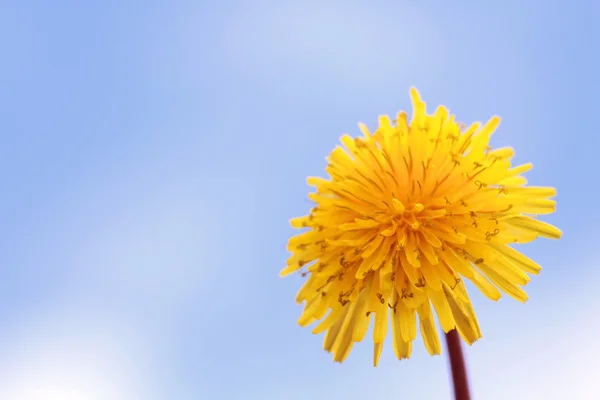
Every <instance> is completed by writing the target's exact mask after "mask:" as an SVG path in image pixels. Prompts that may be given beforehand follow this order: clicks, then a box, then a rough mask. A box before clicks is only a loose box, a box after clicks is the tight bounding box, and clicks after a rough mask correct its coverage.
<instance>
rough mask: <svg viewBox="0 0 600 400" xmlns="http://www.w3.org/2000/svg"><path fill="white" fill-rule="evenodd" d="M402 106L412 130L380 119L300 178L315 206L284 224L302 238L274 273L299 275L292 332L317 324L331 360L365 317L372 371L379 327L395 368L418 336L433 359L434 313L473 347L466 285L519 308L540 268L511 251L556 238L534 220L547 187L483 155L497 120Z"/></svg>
mask: <svg viewBox="0 0 600 400" xmlns="http://www.w3.org/2000/svg"><path fill="white" fill-rule="evenodd" d="M410 97H411V100H412V104H413V115H412V120H411V121H410V122H409V120H408V115H407V113H405V112H400V113H398V115H397V117H396V119H395V120H393V121H391V120H390V119H389V117H387V116H381V117H380V118H379V128H378V129H377V130H376V131H375V132H370V131H369V129H368V128H367V127H366V126H365V125H363V124H360V125H359V126H360V129H361V131H362V133H363V135H364V136H363V137H360V138H352V137H350V136H348V135H344V136H342V138H341V143H342V144H343V145H344V146H345V148H343V147H341V146H337V147H336V148H335V149H334V150H333V151H332V152H331V153H330V154H329V157H328V158H327V160H328V166H327V168H326V172H327V174H328V175H329V178H328V179H322V178H316V177H309V178H308V184H309V185H311V186H313V187H314V188H316V190H315V192H314V193H310V195H309V198H310V199H311V200H312V201H313V202H314V203H315V207H314V208H312V209H311V210H310V213H309V214H308V215H306V216H304V217H300V218H295V219H292V220H291V225H292V227H294V228H305V229H304V232H302V233H300V234H298V235H297V236H294V237H292V238H291V239H290V240H289V243H288V250H289V251H290V252H291V253H292V255H291V257H290V258H289V259H288V261H287V266H286V267H285V268H284V269H283V270H282V271H281V276H286V275H289V274H291V273H293V272H295V271H300V272H302V273H303V275H304V276H308V279H307V280H306V282H305V283H304V285H303V286H302V288H301V289H300V291H299V292H298V294H297V297H296V300H297V302H298V303H305V306H304V312H303V313H302V315H301V317H300V319H299V320H298V323H299V324H300V325H301V326H303V327H305V326H308V325H310V324H312V323H314V322H317V321H319V323H318V325H316V327H315V328H314V329H313V333H315V334H319V333H322V332H325V340H324V348H325V350H326V351H328V352H330V353H332V354H333V359H334V361H337V362H343V361H344V360H345V359H346V357H347V356H348V354H349V353H350V351H351V349H352V347H353V345H354V343H355V342H360V341H362V340H363V339H364V337H365V336H366V334H367V331H368V329H369V325H370V320H371V319H373V320H374V323H373V343H374V355H373V363H374V365H377V363H378V361H379V358H380V355H381V352H382V349H383V343H384V340H385V338H386V336H387V335H388V327H389V325H391V332H389V333H390V334H391V336H392V341H393V348H394V352H395V354H396V357H397V358H398V359H405V358H409V357H410V355H411V351H412V342H413V340H415V338H416V337H417V327H418V328H419V331H420V333H421V336H422V338H423V342H424V345H425V347H426V349H427V351H428V352H429V353H430V354H431V355H434V354H440V352H441V346H440V339H439V337H438V333H437V326H436V322H435V319H434V312H435V314H437V318H438V320H439V324H440V325H441V328H442V329H443V330H444V332H449V331H450V330H452V329H456V330H457V331H458V333H459V334H460V337H461V338H462V339H463V340H464V341H465V342H466V343H468V344H472V343H473V342H475V341H476V340H478V339H479V338H481V336H482V334H481V330H480V327H479V324H478V322H477V317H476V315H475V311H474V310H473V306H472V304H471V301H470V299H469V296H468V294H467V291H466V288H465V284H464V280H465V279H466V280H469V281H471V282H472V283H473V284H474V286H475V287H477V288H478V289H479V290H480V291H481V292H482V293H483V294H484V295H485V296H486V297H487V298H489V299H491V300H494V301H496V300H498V299H499V298H500V297H501V295H502V293H505V294H507V295H508V296H510V297H512V298H514V299H516V300H518V301H520V302H525V301H526V300H527V294H526V293H525V291H524V290H523V288H522V287H523V286H525V285H526V284H527V283H528V282H529V281H530V277H529V274H533V275H535V274H538V273H539V272H540V270H541V267H540V266H539V265H538V264H536V263H535V262H534V261H532V260H531V259H529V258H528V257H526V256H525V255H523V254H521V253H520V252H518V251H517V250H515V249H514V248H513V247H512V245H513V244H514V243H528V242H531V241H533V240H535V239H536V238H538V237H546V238H553V239H558V238H560V236H561V231H560V230H558V229H557V228H555V227H554V226H552V225H549V224H547V223H545V222H542V221H540V220H538V219H537V216H538V215H542V214H550V213H552V212H554V210H555V205H556V203H555V201H554V200H551V198H552V197H553V196H555V194H556V190H555V189H554V188H551V187H531V186H526V184H527V181H526V179H525V178H524V177H523V176H522V174H523V173H525V172H527V171H528V170H530V169H531V168H532V164H529V163H528V164H523V165H518V166H512V165H511V161H510V160H511V158H512V157H513V155H514V150H513V149H512V148H509V147H504V148H499V149H492V148H490V147H489V140H490V137H491V135H492V133H493V132H494V131H495V130H496V128H497V127H498V125H499V123H500V118H498V117H492V118H491V119H490V120H489V121H488V122H487V123H486V124H484V125H481V124H480V123H474V124H473V125H471V126H469V127H465V126H464V125H462V124H460V123H458V122H456V121H455V118H454V115H450V114H449V112H448V109H446V108H445V107H442V106H440V107H438V108H437V110H436V111H435V112H434V113H433V114H427V112H426V107H425V103H424V102H423V101H422V100H421V98H420V95H419V93H418V91H417V90H416V89H415V88H412V89H411V90H410ZM303 271H304V272H303Z"/></svg>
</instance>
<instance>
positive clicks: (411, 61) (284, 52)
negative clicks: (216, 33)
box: [223, 1, 444, 86]
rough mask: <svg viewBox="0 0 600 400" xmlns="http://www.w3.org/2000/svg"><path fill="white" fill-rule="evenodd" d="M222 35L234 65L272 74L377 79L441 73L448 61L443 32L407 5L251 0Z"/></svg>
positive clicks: (254, 73)
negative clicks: (252, 0)
mask: <svg viewBox="0 0 600 400" xmlns="http://www.w3.org/2000/svg"><path fill="white" fill-rule="evenodd" d="M223 41H224V47H225V49H226V51H227V58H228V59H229V61H230V63H231V65H232V66H234V67H236V68H239V69H241V70H242V72H247V73H250V74H251V75H252V76H254V77H259V78H265V79H266V80H267V81H271V80H272V79H273V78H274V77H277V76H279V77H284V78H286V79H292V80H293V81H296V80H298V79H300V80H302V81H306V80H309V81H314V80H315V79H316V80H320V79H321V80H327V82H328V83H329V82H332V81H333V82H341V83H344V84H346V85H348V84H350V85H352V86H354V85H357V84H358V85H372V84H380V83H382V82H386V81H387V80H390V79H397V78H398V77H399V75H401V74H406V73H428V74H430V79H434V77H435V75H433V74H435V71H436V70H438V68H441V65H442V64H443V63H442V61H443V50H444V49H443V46H442V40H441V37H440V34H439V32H437V31H436V29H435V27H434V26H433V25H432V23H431V22H430V21H428V20H427V19H426V18H425V17H424V16H423V15H422V14H420V13H419V12H418V11H417V10H416V9H414V8H413V7H411V6H409V5H407V4H402V5H395V6H391V8H389V9H387V10H386V9H385V8H381V7H379V8H378V7H372V6H371V5H370V4H367V3H355V4H349V3H348V2H332V1H329V2H316V1H315V2H293V1H292V2H289V1H288V2H264V1H263V2H246V3H245V4H244V6H243V7H240V8H239V10H236V12H235V14H234V15H233V16H232V17H231V19H230V20H229V23H228V24H227V25H226V26H225V34H224V38H223ZM293 81H290V83H293ZM315 83H317V84H319V82H315Z"/></svg>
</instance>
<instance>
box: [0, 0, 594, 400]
mask: <svg viewBox="0 0 600 400" xmlns="http://www.w3.org/2000/svg"><path fill="white" fill-rule="evenodd" d="M448 3H450V2H448ZM451 3H453V4H452V5H449V4H447V2H442V1H439V0H438V1H432V0H424V1H419V2H416V1H413V2H409V1H404V2H403V1H391V0H389V1H372V2H366V1H362V2H361V1H341V0H339V1H316V0H315V1H312V0H311V1H302V2H300V1H297V2H296V1H262V0H257V1H254V0H253V1H221V2H217V1H212V2H209V1H191V0H190V1H177V0H173V1H148V0H146V1H142V0H128V1H116V0H107V1H87V2H82V1H66V0H53V1H31V0H1V1H0V54H1V60H2V62H1V63H0V88H1V90H0V135H1V136H2V141H1V145H0V182H1V184H2V190H1V192H0V193H1V195H0V247H1V250H0V268H1V270H0V271H1V276H0V328H1V329H0V398H1V399H7V400H55V399H60V400H137V399H139V400H162V399H169V400H187V399H190V400H192V399H211V400H217V399H219V400H220V399H225V400H228V399H257V400H279V399H290V400H294V399H307V398H310V399H337V398H339V399H365V398H367V397H366V396H369V397H368V398H370V399H378V398H387V399H411V400H419V399H424V400H427V399H450V392H449V382H448V377H447V367H446V358H445V354H444V355H443V356H441V357H429V356H428V355H427V353H426V351H425V350H424V348H423V346H422V343H421V342H420V341H419V340H418V341H417V342H416V343H415V346H414V348H415V350H414V352H413V356H412V358H411V359H410V360H409V361H403V362H398V361H396V359H395V357H394V355H393V351H392V350H391V346H390V345H389V343H388V345H387V346H386V349H385V351H384V354H383V356H382V360H381V363H380V367H378V368H376V369H375V368H373V367H372V366H371V352H372V345H371V344H369V342H368V341H365V342H364V343H361V344H359V345H357V346H355V348H354V350H353V352H352V354H351V355H350V357H349V359H348V360H347V361H346V362H345V363H344V364H343V365H339V364H334V363H333V362H332V360H331V356H330V355H329V354H327V353H325V352H324V351H323V350H322V348H321V346H322V340H323V338H322V336H313V335H312V334H311V333H310V330H308V329H301V328H299V327H298V326H297V325H296V319H297V317H298V316H299V315H300V312H301V307H300V306H298V305H296V304H295V302H294V297H295V293H296V291H297V289H298V288H299V286H300V285H301V282H302V281H301V278H300V277H299V276H292V277H289V278H287V279H283V280H282V279H280V278H279V277H278V273H279V270H280V269H281V268H282V266H283V265H284V263H285V260H286V259H287V257H288V254H287V252H286V250H285V245H286V241H287V239H288V237H289V236H291V235H292V233H293V232H292V229H291V228H290V227H289V226H288V220H289V218H291V217H294V216H298V215H303V214H304V213H306V212H307V211H308V209H309V208H310V205H309V203H308V201H307V200H306V196H307V193H308V190H309V188H308V187H307V186H306V184H305V177H306V176H307V175H322V174H323V172H322V171H323V168H324V167H325V160H324V157H325V156H326V155H327V153H328V152H329V151H330V150H331V149H332V148H333V147H334V146H335V145H336V143H337V141H338V138H339V136H340V135H341V134H343V133H350V134H353V135H357V134H359V131H358V128H357V122H359V121H361V122H365V123H367V124H368V125H369V126H370V127H374V126H375V122H376V121H377V116H378V115H380V114H395V113H396V112H397V111H398V110H400V109H410V108H409V107H410V102H409V97H408V89H409V87H410V86H412V85H416V86H417V87H418V88H419V90H420V91H421V94H422V96H423V98H424V100H425V101H426V102H427V103H428V106H429V107H430V109H431V110H432V109H433V108H434V107H435V106H437V105H438V104H445V105H447V106H448V107H450V110H451V111H452V112H453V113H455V114H457V117H458V120H460V121H464V122H472V121H476V120H487V119H488V118H489V117H490V116H492V115H493V114H498V115H500V116H501V117H502V118H503V122H502V125H501V127H500V130H499V131H498V132H497V133H496V135H495V136H494V138H493V144H494V145H495V146H503V145H510V146H513V147H515V149H516V151H517V157H516V162H519V163H523V162H529V161H531V162H533V163H534V165H535V167H534V169H533V171H531V172H530V173H528V174H527V177H528V179H529V181H530V183H531V184H534V185H550V186H556V187H557V188H558V193H559V196H558V212H557V213H556V214H555V215H552V216H550V217H548V218H546V219H545V220H546V221H549V222H551V223H554V224H556V225H558V226H559V227H560V228H561V229H563V231H564V237H563V239H562V240H561V241H559V242H553V241H549V240H540V241H538V242H537V243H534V244H531V245H528V246H525V250H524V252H525V253H526V254H527V255H529V256H531V257H532V258H534V259H535V260H536V261H538V262H539V263H540V264H541V265H542V266H543V267H544V270H543V272H542V274H541V275H540V276H538V277H535V278H534V279H533V280H532V282H531V283H530V284H529V286H528V287H527V291H528V293H529V294H530V300H529V302H528V303H527V304H526V305H522V304H519V303H517V302H515V301H513V300H512V299H510V298H507V297H506V296H505V297H503V298H502V299H501V300H500V301H499V302H498V303H492V302H489V301H488V300H486V299H484V298H483V295H481V294H479V293H477V292H476V291H475V290H474V288H473V287H472V286H469V288H470V289H471V290H470V293H471V298H472V299H473V301H474V304H475V308H476V311H477V313H478V315H479V320H480V324H481V327H482V330H483V334H484V338H483V339H482V340H480V341H479V342H477V343H476V344H475V345H473V346H472V347H470V348H468V349H467V358H468V364H469V368H470V372H471V377H472V390H473V394H474V397H475V399H487V400H495V399H506V398H512V399H518V400H520V399H523V400H529V399H550V400H551V399H567V398H568V399H590V400H591V399H598V398H600V383H599V381H598V377H597V371H599V370H600V344H599V342H598V340H597V337H598V331H599V329H600V323H599V319H598V314H597V313H598V312H599V311H600V299H598V297H597V296H596V293H597V291H598V290H597V282H598V278H599V277H600V271H599V270H598V265H599V258H598V254H597V253H596V250H597V246H598V242H597V240H598V239H597V238H598V232H597V230H598V223H599V222H600V215H599V213H598V205H597V203H596V202H595V201H596V199H597V196H598V195H599V194H600V192H599V191H598V187H597V171H598V170H597V161H598V157H599V156H600V153H599V151H598V144H599V143H600V140H599V139H598V135H599V131H598V129H599V126H600V113H599V112H598V104H599V103H598V97H597V94H598V92H599V90H600V80H599V79H598V75H597V74H598V71H599V70H600V61H599V59H598V54H600V40H599V39H598V38H599V37H600V28H599V27H598V21H599V20H600V5H599V4H600V3H598V2H596V1H593V0H581V1H578V2H567V1H552V0H550V1H537V0H536V1H529V2H522V1H517V0H508V1H489V2H485V4H483V3H482V2H476V1H458V2H451ZM444 351H445V350H444Z"/></svg>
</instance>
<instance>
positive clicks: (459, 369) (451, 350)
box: [446, 329, 471, 400]
mask: <svg viewBox="0 0 600 400" xmlns="http://www.w3.org/2000/svg"><path fill="white" fill-rule="evenodd" d="M446 344H447V345H448V357H449V360H450V370H451V371H452V384H453V386H454V400H471V395H470V394H469V379H468V378H467V368H466V366H465V358H464V356H463V351H462V346H461V343H460V337H459V336H458V331H457V330H456V329H452V330H451V331H450V332H448V333H446Z"/></svg>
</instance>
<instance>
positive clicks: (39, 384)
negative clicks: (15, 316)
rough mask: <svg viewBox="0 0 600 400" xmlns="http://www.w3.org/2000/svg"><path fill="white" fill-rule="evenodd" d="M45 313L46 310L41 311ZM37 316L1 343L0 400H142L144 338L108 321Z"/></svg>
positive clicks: (144, 389)
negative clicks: (0, 399)
mask: <svg viewBox="0 0 600 400" xmlns="http://www.w3.org/2000/svg"><path fill="white" fill-rule="evenodd" d="M46 311H47V310H46ZM59 311H60V312H59V313H56V312H50V313H42V314H41V315H42V317H35V318H33V319H31V318H30V319H28V320H24V321H22V323H21V324H20V326H18V327H17V328H15V329H13V330H10V331H8V332H6V331H4V333H3V335H2V337H1V338H0V349H1V352H2V356H1V357H0V398H2V399H6V400H108V399H110V400H137V399H140V400H147V399H149V398H150V397H149V396H150V393H151V392H150V389H151V385H148V384H145V385H143V381H144V380H145V379H146V378H147V377H145V376H144V374H145V373H146V371H145V368H146V367H145V366H146V365H147V363H146V362H147V359H146V358H144V357H143V356H142V354H143V353H146V354H147V350H148V349H149V347H148V346H146V345H144V340H143V337H141V336H140V335H138V334H136V333H135V332H133V331H132V330H131V329H129V328H128V327H127V325H126V324H123V323H121V322H119V321H115V320H114V319H111V318H104V317H102V318H99V317H98V315H95V316H94V317H93V318H89V317H88V316H87V315H86V314H85V313H74V314H72V313H71V314H69V313H65V310H64V309H62V310H59Z"/></svg>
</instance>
